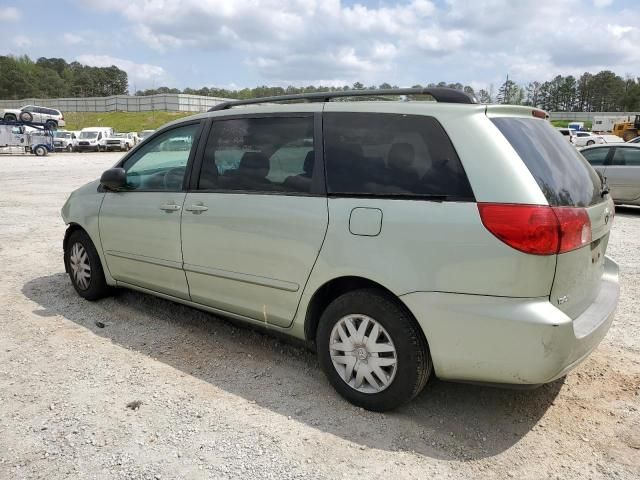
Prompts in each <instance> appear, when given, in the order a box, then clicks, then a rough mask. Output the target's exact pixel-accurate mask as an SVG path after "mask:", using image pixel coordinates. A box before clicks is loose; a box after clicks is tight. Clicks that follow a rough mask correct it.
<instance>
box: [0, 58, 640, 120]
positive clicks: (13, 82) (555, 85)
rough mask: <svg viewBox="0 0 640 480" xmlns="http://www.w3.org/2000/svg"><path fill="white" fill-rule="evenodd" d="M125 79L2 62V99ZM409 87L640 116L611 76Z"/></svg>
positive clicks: (218, 93)
mask: <svg viewBox="0 0 640 480" xmlns="http://www.w3.org/2000/svg"><path fill="white" fill-rule="evenodd" d="M127 83H128V82H127V73H126V72H125V71H123V70H120V69H119V68H118V67H116V66H111V67H89V66H87V65H82V64H80V63H79V62H71V63H67V62H66V61H65V60H64V59H62V58H45V57H41V58H39V59H38V60H37V61H35V62H34V61H32V60H31V59H30V58H29V57H27V56H26V55H24V56H20V57H14V56H0V98H3V99H17V98H26V97H40V98H56V97H100V96H107V95H124V94H127V93H128V85H127ZM413 87H416V88H421V87H450V88H457V89H459V90H463V91H465V92H467V93H469V94H473V95H475V96H476V97H477V98H478V100H479V101H480V102H481V103H504V104H512V105H530V106H535V107H538V108H542V109H544V110H548V111H581V112H595V111H601V112H622V111H638V110H640V78H633V77H630V76H626V77H625V78H623V77H621V76H619V75H617V74H615V73H614V72H612V71H610V70H603V71H601V72H598V73H595V74H594V73H589V72H585V73H583V74H582V75H581V76H580V77H578V78H576V77H574V76H572V75H568V76H562V75H558V76H556V77H555V78H553V79H552V80H549V81H546V82H538V81H533V82H529V83H526V84H520V83H517V82H515V81H514V80H513V79H509V78H508V77H507V78H506V79H505V82H504V83H503V84H501V85H500V86H499V87H498V88H497V89H496V90H494V87H493V85H489V86H488V87H487V88H482V89H479V90H478V91H474V89H473V88H472V87H471V86H469V85H463V84H461V83H446V82H439V83H428V84H425V85H420V84H418V85H413ZM390 88H398V86H397V85H391V84H389V83H382V84H380V85H368V86H367V85H365V84H363V83H361V82H356V83H354V84H353V85H342V86H321V85H319V86H316V85H309V86H305V87H295V86H288V87H269V86H266V85H262V86H258V87H254V88H242V89H226V88H216V87H202V88H198V89H195V88H190V87H189V88H185V89H182V90H181V89H178V88H169V87H159V88H150V89H146V90H138V91H136V92H135V95H139V96H140V95H142V96H144V95H154V94H160V93H185V94H190V95H203V96H211V97H222V98H235V99H248V98H258V97H268V96H274V95H288V94H300V93H313V92H331V91H343V90H362V89H371V90H377V89H390Z"/></svg>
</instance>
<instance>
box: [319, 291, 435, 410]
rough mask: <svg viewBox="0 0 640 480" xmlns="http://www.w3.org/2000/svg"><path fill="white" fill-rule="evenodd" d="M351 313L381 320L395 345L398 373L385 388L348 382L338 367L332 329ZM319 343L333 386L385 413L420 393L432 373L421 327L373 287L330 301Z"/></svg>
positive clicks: (356, 401) (359, 403)
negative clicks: (362, 388)
mask: <svg viewBox="0 0 640 480" xmlns="http://www.w3.org/2000/svg"><path fill="white" fill-rule="evenodd" d="M350 314H359V315H366V316H368V317H370V318H372V319H373V320H375V321H376V322H378V323H379V324H380V325H381V326H382V327H383V328H384V329H385V330H386V331H387V333H388V335H389V337H390V339H391V341H392V342H393V345H394V346H395V350H396V358H397V365H396V371H395V376H394V377H393V380H392V381H391V383H390V384H389V385H388V386H387V387H386V388H385V389H384V390H382V391H379V392H376V393H364V392H361V391H358V390H356V389H355V388H354V387H352V386H350V385H348V384H347V383H346V381H345V380H343V379H342V377H341V376H340V374H339V373H338V371H337V370H336V367H334V364H333V361H332V359H331V354H330V349H329V343H330V338H331V332H332V330H333V328H334V326H335V325H336V324H337V323H338V322H339V321H340V320H341V319H343V318H344V317H345V316H347V315H350ZM369 333H370V331H369ZM316 346H317V351H318V360H319V362H320V366H321V367H322V369H323V370H324V372H325V374H326V375H327V378H328V379H329V382H330V383H331V385H333V387H334V388H335V389H336V390H337V391H338V393H340V395H342V396H343V397H344V398H346V399H347V400H348V401H349V402H351V403H353V404H354V405H357V406H359V407H362V408H365V409H367V410H373V411H376V412H383V411H386V410H391V409H394V408H396V407H399V406H400V405H402V404H404V403H406V402H408V401H410V400H411V399H413V398H414V397H415V396H416V395H418V393H420V391H421V390H422V389H423V388H424V386H425V384H426V383H427V380H428V379H429V376H430V375H431V370H432V363H431V357H430V355H429V347H428V345H427V342H426V340H425V338H424V336H423V334H422V331H421V330H420V327H419V326H418V325H417V323H416V321H415V320H414V318H413V317H412V316H411V314H410V313H409V312H408V311H407V309H406V308H405V307H404V306H403V305H401V304H399V302H398V301H396V300H395V299H393V298H391V297H390V296H389V295H387V294H386V293H385V292H382V291H380V290H376V289H373V288H371V289H361V290H354V291H352V292H348V293H345V294H344V295H342V296H340V297H338V298H336V299H335V300H334V301H333V302H331V304H329V306H328V307H327V308H326V310H325V311H324V312H323V313H322V316H321V318H320V323H319V325H318V331H317V335H316ZM356 367H357V365H356ZM354 371H357V368H356V369H355V370H354Z"/></svg>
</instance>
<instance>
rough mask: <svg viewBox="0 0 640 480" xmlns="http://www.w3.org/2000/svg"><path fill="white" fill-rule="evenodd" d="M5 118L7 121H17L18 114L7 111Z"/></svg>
mask: <svg viewBox="0 0 640 480" xmlns="http://www.w3.org/2000/svg"><path fill="white" fill-rule="evenodd" d="M4 120H5V121H6V122H15V121H16V120H17V118H16V116H15V115H14V114H13V113H7V114H6V115H5V116H4Z"/></svg>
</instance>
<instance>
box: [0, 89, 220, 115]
mask: <svg viewBox="0 0 640 480" xmlns="http://www.w3.org/2000/svg"><path fill="white" fill-rule="evenodd" d="M228 100H229V99H228V98H219V97H204V96H200V95H184V94H169V93H168V94H159V95H148V96H144V97H142V96H140V97H138V96H132V95H112V96H110V97H87V98H22V99H20V100H0V108H18V107H22V106H24V105H40V106H43V107H51V108H57V109H58V110H61V111H62V112H116V111H117V112H150V111H165V112H206V111H207V110H208V109H210V108H211V107H213V106H214V105H217V104H218V103H221V102H225V101H228Z"/></svg>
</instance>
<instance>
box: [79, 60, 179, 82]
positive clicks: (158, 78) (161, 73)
mask: <svg viewBox="0 0 640 480" xmlns="http://www.w3.org/2000/svg"><path fill="white" fill-rule="evenodd" d="M76 60H77V61H78V62H80V63H82V64H84V65H89V66H92V67H110V66H112V65H115V66H116V67H118V68H120V69H122V70H124V71H125V72H127V75H128V77H129V83H130V84H132V85H135V86H136V87H137V88H145V87H149V86H151V85H155V86H156V87H158V86H160V85H163V84H165V83H166V82H167V80H168V75H167V72H166V71H165V69H164V68H162V67H160V66H158V65H149V64H148V63H136V62H133V61H131V60H126V59H123V58H117V57H112V56H109V55H92V54H85V55H79V56H78V57H77V58H76Z"/></svg>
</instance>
